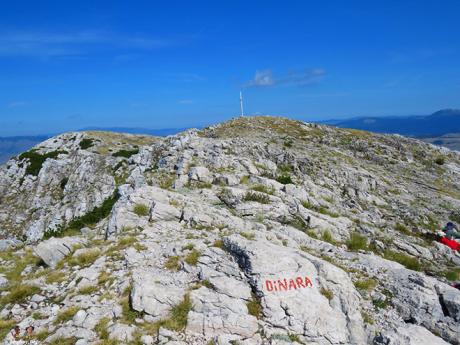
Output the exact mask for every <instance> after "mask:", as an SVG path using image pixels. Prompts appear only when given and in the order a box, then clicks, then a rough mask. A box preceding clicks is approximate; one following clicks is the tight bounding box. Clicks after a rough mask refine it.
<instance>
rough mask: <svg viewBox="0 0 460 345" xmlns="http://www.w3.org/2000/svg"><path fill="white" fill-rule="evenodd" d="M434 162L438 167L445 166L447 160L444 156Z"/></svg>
mask: <svg viewBox="0 0 460 345" xmlns="http://www.w3.org/2000/svg"><path fill="white" fill-rule="evenodd" d="M434 162H435V163H436V164H437V165H444V163H446V159H445V158H444V157H443V156H438V157H436V159H435V160H434Z"/></svg>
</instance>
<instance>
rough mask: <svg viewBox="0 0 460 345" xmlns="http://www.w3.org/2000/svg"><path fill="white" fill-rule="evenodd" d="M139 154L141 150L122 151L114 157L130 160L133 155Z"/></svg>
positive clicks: (114, 154)
mask: <svg viewBox="0 0 460 345" xmlns="http://www.w3.org/2000/svg"><path fill="white" fill-rule="evenodd" d="M138 153H139V149H133V150H120V151H117V152H115V153H113V154H112V156H113V157H123V158H130V157H131V156H133V155H137V154H138Z"/></svg>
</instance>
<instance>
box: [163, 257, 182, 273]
mask: <svg viewBox="0 0 460 345" xmlns="http://www.w3.org/2000/svg"><path fill="white" fill-rule="evenodd" d="M164 267H165V268H166V269H168V270H170V271H178V270H179V269H180V257H179V256H177V255H176V256H170V257H169V258H168V260H166V262H165V265H164Z"/></svg>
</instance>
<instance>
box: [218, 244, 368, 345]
mask: <svg viewBox="0 0 460 345" xmlns="http://www.w3.org/2000/svg"><path fill="white" fill-rule="evenodd" d="M224 243H225V246H226V248H228V250H229V251H230V252H231V253H232V254H233V255H234V256H235V258H236V260H237V261H238V263H239V265H240V267H241V268H242V269H243V270H244V271H245V273H246V274H247V276H248V279H249V281H250V284H251V286H252V288H253V289H254V291H255V293H256V294H257V296H258V297H259V298H260V299H261V303H262V306H263V309H264V316H265V320H266V322H268V323H270V324H271V325H273V326H274V327H278V328H283V329H286V330H288V332H292V333H295V334H303V335H304V336H305V337H308V338H309V339H315V341H317V342H318V343H320V344H323V343H324V344H326V343H331V344H341V343H348V344H362V343H363V342H365V335H364V329H363V327H362V323H363V322H362V318H361V315H360V313H359V312H358V311H357V310H356V308H355V307H354V306H355V305H356V304H358V303H359V294H358V292H357V291H356V290H355V288H354V286H353V284H352V282H351V280H350V279H349V278H348V276H347V275H346V273H345V272H343V271H342V270H340V269H339V268H337V267H335V266H333V265H331V264H329V263H327V262H325V261H323V260H321V259H317V258H314V257H312V256H311V255H309V254H306V253H301V252H295V251H292V250H287V249H285V248H283V247H279V246H276V245H273V244H271V243H268V242H265V241H248V240H245V239H243V238H241V237H238V236H232V237H230V238H227V239H225V242H224ZM273 267H276V270H273Z"/></svg>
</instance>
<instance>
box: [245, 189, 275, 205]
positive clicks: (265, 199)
mask: <svg viewBox="0 0 460 345" xmlns="http://www.w3.org/2000/svg"><path fill="white" fill-rule="evenodd" d="M243 200H244V201H255V202H258V203H261V204H269V203H270V198H269V196H268V195H265V194H262V193H254V192H247V193H246V195H245V196H244V198H243Z"/></svg>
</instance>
